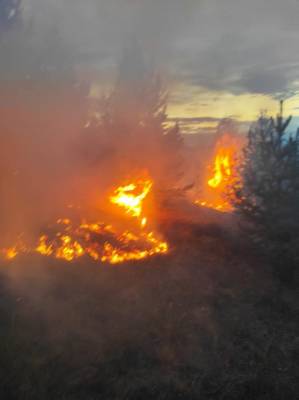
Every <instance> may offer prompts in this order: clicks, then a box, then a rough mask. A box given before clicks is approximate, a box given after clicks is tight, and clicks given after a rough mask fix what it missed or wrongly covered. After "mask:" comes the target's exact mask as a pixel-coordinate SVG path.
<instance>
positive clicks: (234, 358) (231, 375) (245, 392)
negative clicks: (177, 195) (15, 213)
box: [0, 226, 299, 400]
mask: <svg viewBox="0 0 299 400" xmlns="http://www.w3.org/2000/svg"><path fill="white" fill-rule="evenodd" d="M172 228H173V229H169V240H170V242H171V246H172V247H171V252H170V254H169V255H167V256H165V257H158V258H153V259H150V260H147V261H143V262H141V263H140V262H138V263H129V264H123V265H120V266H113V267H112V266H105V265H99V264H96V263H92V262H90V261H88V260H81V261H79V262H74V263H70V264H69V263H64V262H57V261H55V260H50V259H47V260H45V259H44V258H39V257H34V258H33V257H28V258H26V257H25V258H24V257H22V258H19V259H16V260H15V261H14V262H13V263H12V264H10V265H7V264H3V265H2V266H1V269H0V270H1V278H0V282H1V285H0V324H1V331H0V335H1V340H0V379H1V382H0V398H1V399H5V400H10V399H22V400H27V399H28V400H29V399H30V400H35V399H38V400H42V399H47V400H48V399H49V400H53V399H55V400H83V399H84V400H95V399H101V400H103V399H109V400H114V399H117V400H124V399H126V400H133V399H134V400H147V399H148V400H150V399H155V400H160V399H161V400H162V399H163V400H166V399H185V400H189V399H190V400H191V399H192V400H193V399H194V400H195V399H200V400H205V399H216V400H218V399H219V400H220V399H221V400H228V399H229V400H234V399H236V400H240V399H252V400H261V399H263V400H266V399H269V400H278V399H279V400H280V399H288V400H292V399H295V398H297V393H298V391H299V384H298V378H299V376H298V375H299V374H298V365H297V364H298V362H297V360H298V355H299V354H298V347H299V346H298V345H299V337H298V298H297V296H296V292H295V290H294V289H288V288H284V287H282V286H281V285H279V284H278V283H277V282H276V281H275V280H274V279H273V277H272V274H271V269H270V268H269V266H268V265H266V263H265V261H263V260H262V259H259V258H258V257H257V256H254V255H252V251H251V249H249V248H246V247H245V246H244V245H243V244H241V242H239V241H238V240H236V238H232V237H230V236H229V235H227V234H226V233H225V232H223V231H222V230H221V229H217V228H216V227H210V228H205V229H201V228H199V227H196V226H192V228H191V227H188V226H176V227H172ZM176 232H180V235H179V237H176Z"/></svg>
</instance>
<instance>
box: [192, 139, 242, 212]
mask: <svg viewBox="0 0 299 400" xmlns="http://www.w3.org/2000/svg"><path fill="white" fill-rule="evenodd" d="M240 148H241V139H237V138H236V137H235V136H232V135H229V134H225V135H224V136H222V137H221V138H220V139H219V141H218V142H217V143H216V147H215V156H214V159H213V161H212V166H211V167H210V168H209V169H210V170H212V173H213V176H212V177H211V176H210V177H208V178H206V181H205V182H204V183H203V194H202V196H201V198H200V199H199V200H196V201H195V204H198V205H201V206H203V207H208V208H214V209H216V210H218V211H224V212H227V211H231V210H232V206H231V204H230V203H229V201H228V200H227V199H225V196H224V194H227V191H228V188H229V186H230V185H231V184H232V182H233V179H234V177H233V169H234V164H235V162H236V155H237V153H238V151H239V150H240Z"/></svg>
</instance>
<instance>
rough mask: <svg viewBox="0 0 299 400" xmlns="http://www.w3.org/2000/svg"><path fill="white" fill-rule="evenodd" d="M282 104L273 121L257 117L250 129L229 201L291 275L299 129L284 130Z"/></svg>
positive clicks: (298, 238)
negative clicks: (291, 132)
mask: <svg viewBox="0 0 299 400" xmlns="http://www.w3.org/2000/svg"><path fill="white" fill-rule="evenodd" d="M282 105H283V104H282V103H281V112H280V114H279V115H278V116H277V118H276V119H273V118H268V117H266V116H261V117H260V118H259V119H258V121H257V122H256V123H255V124H254V125H253V126H252V127H251V128H250V130H249V132H248V143H247V146H246V147H245V149H244V154H243V160H242V162H241V165H240V168H239V177H240V178H239V179H238V180H237V181H236V182H235V185H234V188H233V189H234V190H233V192H234V196H233V197H232V199H233V200H232V201H233V204H234V206H235V208H236V210H237V212H238V213H239V215H240V216H241V217H242V220H243V227H244V228H246V230H247V231H248V232H249V233H250V236H251V238H252V239H253V240H254V241H255V243H257V244H259V245H261V246H262V248H263V249H264V250H266V251H267V252H268V253H269V254H271V255H272V256H274V258H275V259H276V261H278V262H280V261H281V263H280V264H281V265H279V266H280V267H283V269H284V272H285V274H286V275H287V276H288V277H290V270H293V268H294V265H296V263H297V265H298V261H299V252H298V244H299V131H298V132H297V134H296V135H295V136H294V135H290V134H289V133H288V131H287V128H288V126H289V123H290V121H291V117H288V118H287V119H284V118H283V113H282ZM287 269H288V271H287ZM279 271H280V273H281V272H282V270H281V268H279Z"/></svg>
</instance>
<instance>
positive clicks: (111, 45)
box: [23, 0, 299, 96]
mask: <svg viewBox="0 0 299 400" xmlns="http://www.w3.org/2000/svg"><path fill="white" fill-rule="evenodd" d="M23 2H24V6H25V9H26V13H27V15H28V16H31V15H33V17H34V19H35V20H36V21H38V24H39V29H40V30H41V31H43V30H45V29H46V28H47V27H49V25H53V24H55V25H56V26H58V27H59V31H60V32H61V35H62V38H63V42H64V43H66V44H67V45H68V46H69V47H70V48H72V51H73V52H74V53H75V56H76V57H75V59H76V60H77V63H79V64H84V65H88V66H91V67H93V68H96V69H98V70H99V71H100V73H102V74H103V76H107V73H106V72H107V71H111V69H113V68H114V66H115V65H116V64H117V60H118V57H119V55H120V52H121V49H122V48H123V46H124V43H125V41H126V40H127V38H128V37H130V35H135V36H136V37H138V39H139V40H140V41H141V42H142V44H143V45H144V48H145V50H146V51H147V52H149V53H150V54H151V56H152V57H153V58H154V59H155V60H156V62H157V64H158V65H159V66H160V67H161V68H162V69H163V70H164V71H167V72H168V73H169V74H171V76H172V77H173V78H175V79H176V80H178V81H183V82H186V83H188V84H192V85H194V86H202V87H204V88H207V89H209V90H217V91H219V90H223V91H229V92H232V93H244V92H249V93H263V94H270V95H273V96H277V93H278V92H279V93H289V91H290V90H294V89H296V88H295V85H294V82H295V81H296V80H298V75H299V73H298V71H299V69H298V66H299V52H298V37H299V24H298V20H299V2H298V1H296V0H284V1H283V2H282V1H281V0H271V1H265V0H264V1H263V0H250V1H248V0H221V1H220V0H184V1H182V0H84V1H82V0H23Z"/></svg>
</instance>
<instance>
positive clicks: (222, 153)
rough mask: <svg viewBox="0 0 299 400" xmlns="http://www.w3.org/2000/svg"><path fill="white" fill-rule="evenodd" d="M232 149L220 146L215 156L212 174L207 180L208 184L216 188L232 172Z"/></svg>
mask: <svg viewBox="0 0 299 400" xmlns="http://www.w3.org/2000/svg"><path fill="white" fill-rule="evenodd" d="M232 153H233V150H232V149H230V148H220V149H219V150H218V153H217V154H216V157H215V162H214V176H213V177H212V178H211V179H209V180H208V185H209V186H210V187H212V188H214V189H215V188H217V187H219V186H220V185H221V184H223V183H224V182H225V180H227V179H228V178H229V177H230V176H231V174H232V161H233V160H232V158H233V154H232Z"/></svg>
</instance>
